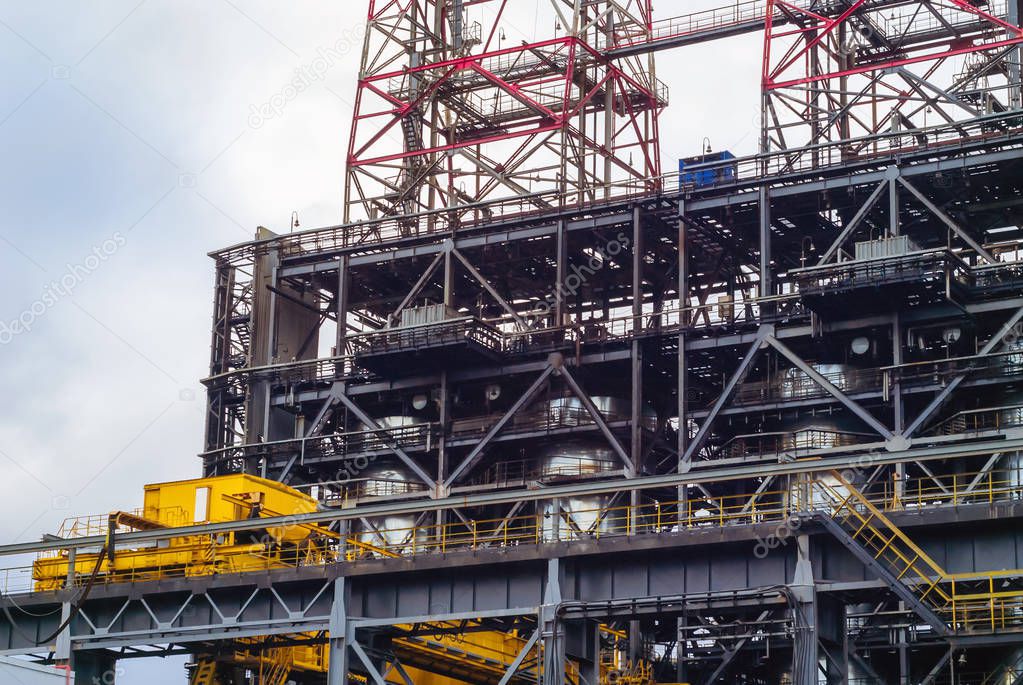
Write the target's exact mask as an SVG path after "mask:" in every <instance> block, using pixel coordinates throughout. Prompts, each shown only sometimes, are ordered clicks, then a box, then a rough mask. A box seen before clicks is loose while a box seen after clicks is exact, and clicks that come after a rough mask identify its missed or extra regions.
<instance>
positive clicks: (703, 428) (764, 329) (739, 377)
mask: <svg viewBox="0 0 1023 685" xmlns="http://www.w3.org/2000/svg"><path fill="white" fill-rule="evenodd" d="M773 335H774V326H772V325H770V324H764V325H762V326H761V327H760V329H759V330H758V331H757V337H756V341H755V342H754V343H753V344H752V345H750V347H749V350H747V351H746V356H744V357H743V358H742V361H741V362H739V366H738V367H737V368H736V369H735V371H734V372H733V373H732V376H731V378H729V379H728V382H727V383H725V387H724V388H722V390H721V395H719V396H718V398H717V401H715V402H714V406H713V407H711V410H710V413H709V414H707V417H706V418H705V419H704V420H703V422H702V423H701V424H700V430H698V431H697V432H696V436H695V437H694V438H693V440H692V442H690V443H689V447H687V448H686V451H685V455H684V456H683V458H682V460H683V461H684V462H687V463H692V461H693V456H694V455H695V454H696V453H697V452H698V451H699V450H700V448H701V447H703V443H704V441H705V440H706V439H707V436H708V435H710V429H711V426H712V425H713V423H714V419H716V418H717V416H718V414H719V413H720V412H721V410H722V409H724V407H725V405H726V404H728V402H729V401H730V400H731V398H732V394H733V393H735V390H736V389H737V388H738V387H739V386H740V385H741V384H742V382H743V381H744V380H745V379H746V376H747V375H748V374H749V372H750V370H751V369H752V368H753V362H754V361H756V358H757V356H758V355H759V354H760V351H761V350H762V349H763V348H764V347H765V346H766V345H767V340H768V338H770V337H772V336H773Z"/></svg>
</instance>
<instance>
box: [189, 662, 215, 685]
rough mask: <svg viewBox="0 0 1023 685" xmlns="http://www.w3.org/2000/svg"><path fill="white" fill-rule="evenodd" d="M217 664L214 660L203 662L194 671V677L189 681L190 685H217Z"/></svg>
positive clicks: (197, 664)
mask: <svg viewBox="0 0 1023 685" xmlns="http://www.w3.org/2000/svg"><path fill="white" fill-rule="evenodd" d="M216 682H217V662H216V661H212V660H209V661H208V660H205V659H203V660H201V661H199V662H198V663H196V665H195V668H194V669H192V677H191V678H189V679H188V683H189V685H216Z"/></svg>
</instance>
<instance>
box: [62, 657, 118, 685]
mask: <svg viewBox="0 0 1023 685" xmlns="http://www.w3.org/2000/svg"><path fill="white" fill-rule="evenodd" d="M71 664H72V669H73V670H74V674H75V682H76V683H82V684H83V685H115V683H116V682H117V658H116V657H115V656H114V655H113V654H111V653H110V652H75V653H74V655H73V656H72V659H71Z"/></svg>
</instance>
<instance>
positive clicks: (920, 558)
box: [0, 0, 1023, 685]
mask: <svg viewBox="0 0 1023 685" xmlns="http://www.w3.org/2000/svg"><path fill="white" fill-rule="evenodd" d="M370 7H371V12H370V20H371V21H370V31H369V33H370V37H369V38H368V39H367V48H366V51H365V54H364V57H363V59H364V62H363V70H362V75H361V79H360V90H359V92H360V102H359V107H358V113H357V116H356V120H355V122H354V130H353V137H352V140H353V143H352V145H353V147H352V160H351V161H352V163H351V165H350V174H349V178H348V181H349V186H348V189H347V192H348V197H349V200H350V202H349V205H350V208H351V212H352V216H351V218H353V219H354V218H356V217H358V218H359V219H361V220H359V221H354V222H352V223H346V224H344V225H341V226H334V227H327V228H322V229H315V230H309V231H303V232H299V233H293V234H288V235H274V234H272V233H270V232H268V231H266V232H262V233H261V234H260V235H258V236H257V239H256V240H254V241H252V242H247V243H244V244H241V245H236V246H233V247H229V248H225V249H223V250H219V251H217V252H215V253H214V254H213V255H212V257H213V258H214V260H215V264H216V281H215V301H214V330H213V335H212V343H213V345H212V347H213V352H212V355H211V371H210V375H209V377H208V378H207V379H205V381H204V383H205V385H206V386H207V388H208V410H209V413H208V422H207V431H206V444H205V446H204V450H203V454H202V455H201V456H202V459H203V468H204V472H205V474H206V475H210V476H213V475H219V474H225V473H234V472H238V471H245V472H249V473H254V474H259V475H263V476H266V477H269V478H273V479H276V480H280V481H282V482H285V483H288V484H290V485H292V486H294V487H295V488H298V489H301V490H303V491H306V492H310V493H315V494H316V496H317V497H318V498H319V499H320V501H321V503H322V508H321V510H320V511H317V512H313V513H308V514H301V515H299V516H290V517H285V518H280V519H274V520H267V519H261V520H259V522H258V524H254V523H253V522H252V521H249V520H245V521H229V522H221V523H215V524H204V525H200V526H197V527H194V528H187V529H176V530H174V531H165V530H155V531H139V532H135V533H129V534H126V535H124V536H122V537H119V538H118V539H117V540H116V541H115V543H116V544H115V548H116V546H117V545H121V546H124V547H128V548H130V547H131V546H132V545H137V544H143V543H154V542H155V543H158V542H159V541H161V540H165V539H167V538H168V537H169V536H173V535H183V534H188V535H204V536H208V537H209V540H210V544H209V551H208V553H209V555H210V556H211V557H212V558H214V559H216V558H217V555H218V554H221V553H223V550H221V549H219V548H218V545H217V536H218V535H221V534H223V533H224V532H226V531H244V530H250V529H252V527H253V526H255V525H258V526H260V527H263V526H271V525H304V524H310V523H317V524H320V525H330V526H331V528H332V530H336V531H338V537H339V539H340V540H348V539H353V540H357V541H358V542H359V543H360V544H358V545H354V546H353V547H348V546H347V543H339V545H338V546H337V547H336V548H332V549H330V550H329V552H330V554H329V555H328V557H327V560H326V561H325V562H324V563H319V564H311V565H306V566H296V567H295V568H291V569H279V568H277V569H273V568H269V567H268V568H267V569H266V571H265V572H259V573H252V574H244V575H236V574H224V575H220V576H217V577H206V578H195V577H189V576H188V574H187V571H183V570H180V569H178V570H175V571H174V573H168V575H167V577H166V578H163V579H161V580H159V581H153V582H139V583H135V584H132V585H127V584H121V585H119V584H116V583H111V584H109V585H104V586H103V587H101V588H97V589H96V590H95V591H94V594H93V595H90V596H89V598H88V600H87V601H85V600H82V601H79V598H80V592H81V587H82V585H83V583H84V581H85V578H83V577H81V576H80V575H79V576H78V577H72V578H69V580H68V587H66V588H65V589H64V590H62V591H60V592H57V593H40V592H34V593H25V594H18V593H17V592H15V591H16V590H18V589H26V588H19V587H18V586H17V584H16V582H17V578H18V572H17V569H9V570H8V578H9V581H8V582H9V584H8V586H7V587H6V588H5V593H4V594H5V595H7V596H6V597H5V598H4V606H7V607H8V608H9V609H11V610H12V611H13V612H14V613H12V614H11V616H13V619H11V618H10V617H7V616H6V615H5V616H3V617H0V651H3V652H9V653H32V654H36V655H38V656H40V657H41V658H42V659H44V660H53V659H58V660H66V659H68V658H70V657H72V656H74V658H75V660H76V669H77V670H78V672H79V673H80V674H82V675H80V677H82V676H84V677H89V674H90V673H91V672H92V671H90V670H89V669H95V668H97V667H100V666H102V665H103V664H108V663H109V662H110V660H111V659H114V658H128V657H130V656H133V655H136V653H134V652H132V651H131V650H135V649H141V648H143V647H145V648H146V649H159V650H162V651H161V653H202V654H206V653H211V652H215V651H216V650H217V649H222V650H223V649H230V648H232V646H233V645H235V644H237V641H238V640H242V639H245V640H248V639H251V638H254V637H257V636H274V640H285V641H287V640H304V641H311V642H314V643H319V644H327V645H329V650H330V656H331V660H330V663H331V667H330V672H329V674H326V676H324V677H321V678H320V680H321V681H322V680H323V679H324V678H325V679H326V682H328V683H329V685H342V683H347V682H349V680H348V679H349V678H350V677H351V678H352V679H353V680H357V681H358V682H363V681H366V682H373V683H376V684H377V685H384V684H385V683H391V682H403V681H407V680H408V679H407V677H405V676H402V674H403V673H406V672H407V669H408V668H420V667H422V668H426V669H427V670H430V672H432V673H435V674H436V675H439V676H443V677H449V678H454V679H456V680H459V681H463V682H471V683H477V682H478V683H480V685H484V684H486V685H493V684H494V683H497V684H498V685H507V684H508V683H512V682H523V681H525V680H528V681H530V682H536V681H537V680H539V681H540V682H544V683H562V682H566V680H567V681H570V682H578V683H581V682H584V681H585V682H587V683H589V685H601V670H600V654H601V652H602V650H603V651H607V650H609V649H610V650H613V651H615V652H616V653H623V654H625V655H626V656H627V658H628V660H629V661H632V662H633V663H642V664H643V665H644V668H641V669H639V671H640V672H642V673H645V674H647V675H648V676H649V677H648V678H647V680H648V681H649V680H653V681H654V682H690V683H701V684H704V683H706V684H708V685H712V684H714V683H721V682H737V683H747V684H752V683H756V684H763V685H768V684H771V685H773V684H775V683H795V684H796V685H817V684H818V683H821V682H827V683H828V684H829V685H832V684H835V685H837V684H838V683H842V684H843V685H845V684H847V683H856V685H862V684H871V685H874V684H879V683H899V685H906V684H908V683H928V684H936V683H970V684H971V685H972V684H974V683H992V682H1008V683H1011V682H1013V679H1016V680H1017V681H1018V678H1019V677H1020V673H1021V655H1023V651H1021V649H1023V632H1021V626H1020V622H1021V617H1023V613H1021V610H1023V540H1021V538H1020V536H1019V528H1020V526H1019V523H1020V521H1021V520H1023V508H1021V506H1020V501H1021V497H1023V477H1021V469H1023V459H1021V456H1020V455H1021V450H1023V344H1021V343H1020V334H1021V322H1023V229H1021V226H1023V114H1021V112H1020V99H1019V87H1020V78H1019V59H1018V55H1019V44H1020V37H1021V34H1020V30H1019V29H1018V28H1016V27H1017V26H1018V24H1019V13H1018V10H1019V3H1018V2H1016V1H1015V0H1013V1H1012V2H1010V3H1009V4H1008V5H1006V4H1001V5H999V4H998V3H997V2H994V3H984V2H976V3H967V2H961V1H960V0H947V1H946V2H943V3H937V2H928V1H927V0H919V1H909V0H899V1H894V0H891V1H889V0H876V1H874V2H863V1H857V0H852V1H850V2H846V3H832V2H810V3H784V2H780V1H777V0H766V1H765V0H752V1H750V2H739V3H735V4H734V5H729V6H727V7H722V8H717V9H714V10H706V11H699V12H695V13H693V14H691V15H687V16H685V17H673V18H671V19H665V20H661V19H656V20H655V19H654V18H653V17H652V16H651V15H650V7H649V5H648V4H643V3H630V4H623V3H616V2H594V3H578V2H577V3H574V4H573V3H566V2H557V3H553V4H552V8H553V10H552V11H555V12H556V13H560V18H559V22H560V24H559V25H560V26H561V28H562V30H563V31H564V35H559V36H557V37H555V38H551V39H549V40H540V41H529V42H527V44H526V45H525V46H521V47H508V48H506V47H504V46H503V43H502V42H501V39H500V36H501V23H500V16H501V12H502V11H503V10H504V9H505V3H499V2H487V1H484V2H467V3H464V6H463V5H462V4H460V3H457V2H440V1H439V0H438V1H437V2H426V1H425V0H424V1H422V2H413V1H403V2H388V3H381V2H377V3H371V4H370ZM477 11H478V12H480V13H482V14H480V15H479V16H480V17H481V21H480V23H481V26H480V30H479V31H477V30H476V29H474V28H471V26H470V25H471V24H472V21H471V19H472V18H473V17H471V15H470V13H471V12H477ZM487 12H489V14H487ZM485 17H489V18H488V19H486V21H483V18H485ZM484 24H485V26H486V28H485V30H484ZM467 26H468V27H470V28H467ZM755 31H764V32H765V46H766V48H765V62H764V64H765V71H764V76H765V79H764V103H765V112H766V113H767V116H766V117H765V141H767V144H765V148H764V150H762V151H761V152H760V153H759V154H755V155H751V156H747V157H740V158H738V159H725V160H723V161H717V162H709V163H704V164H701V165H699V166H698V167H696V168H693V167H691V166H690V167H687V168H684V169H683V170H682V171H681V173H679V174H677V175H676V174H670V175H662V174H660V168H659V162H658V161H657V159H658V158H657V144H656V143H657V137H656V132H657V130H656V120H657V114H658V112H659V110H660V108H661V107H662V106H663V104H664V99H663V98H662V97H661V95H660V94H659V93H660V89H659V87H658V86H656V85H655V84H656V80H655V78H654V71H653V69H652V65H651V63H650V62H649V60H650V56H651V55H652V54H653V53H654V52H656V51H658V50H662V49H668V48H673V47H680V46H685V45H690V44H694V43H699V42H704V41H711V40H718V39H722V38H725V37H730V36H735V35H738V34H742V33H750V32H755ZM963 75H966V76H968V78H966V80H964V78H963ZM551 92H553V93H554V94H555V95H554V96H553V97H552V98H551V99H550V100H546V99H545V97H547V96H546V95H545V93H551ZM479 98H484V99H487V98H489V101H490V103H491V104H490V108H489V110H487V115H486V116H481V115H480V112H482V111H483V110H482V109H480V108H481V107H482V105H481V104H480V102H481V100H480V99H479ZM474 102H475V103H476V104H475V105H473V104H472V103H474ZM474 108H475V109H474ZM928 110H930V111H928ZM498 115H499V116H498ZM608 120H614V121H615V123H614V124H611V125H607V126H605V125H604V124H605V122H607V121H608ZM893 122H897V123H896V124H894V125H893ZM391 132H393V133H394V134H395V135H394V137H393V140H392V139H391V138H390V137H389V136H390V133H391ZM584 142H585V143H586V144H585V145H584V144H583V143H584ZM641 150H645V152H644V153H643V154H640V151H641ZM630 154H632V160H631V162H630V161H629V159H628V157H629V155H630ZM580 160H582V162H581V161H580ZM637 160H638V161H637ZM609 170H610V171H609ZM463 182H464V183H465V187H464V188H463V186H462V183H463ZM530 182H532V183H533V185H532V186H531V185H530ZM559 446H568V448H569V449H564V450H562V451H555V452H551V451H550V450H551V448H552V447H555V448H557V447H559ZM104 541H105V538H104V537H102V536H94V537H84V538H77V539H59V538H58V539H51V540H47V541H44V542H41V543H31V544H25V545H11V546H6V547H3V548H0V555H4V556H13V555H17V554H26V553H37V552H43V553H46V552H53V551H54V550H61V549H64V550H67V549H75V550H82V551H85V552H87V551H88V550H95V549H96V548H97V546H99V545H102V544H103V543H104ZM366 550H371V551H366ZM452 567H457V568H458V569H459V571H458V573H452V572H451V568H452ZM175 574H177V575H175ZM79 605H80V606H79ZM19 606H20V607H22V608H24V609H25V610H26V611H25V612H18V611H16V607H19ZM61 616H65V617H71V618H72V620H71V621H70V623H69V627H68V629H67V630H66V631H63V633H62V634H61V637H60V639H59V641H58V644H56V645H52V646H51V645H42V646H40V645H38V644H37V641H38V638H39V636H45V635H46V634H48V633H49V632H51V631H52V630H53V629H55V628H56V627H57V626H58V625H59V619H60V617H61ZM600 626H603V628H600ZM473 631H496V632H500V633H508V632H510V631H515V634H516V636H517V637H518V638H521V645H520V649H519V651H518V653H517V654H516V655H514V656H509V657H508V658H507V659H506V660H504V661H503V662H502V663H500V664H499V665H498V664H493V663H491V664H489V665H488V669H489V670H487V672H486V674H483V673H482V671H480V672H478V673H470V672H469V671H472V670H473V669H467V668H466V662H465V660H462V661H458V660H451V659H448V658H439V657H436V652H437V651H438V650H441V648H442V647H444V645H443V644H442V643H441V642H440V641H439V640H437V639H436V635H438V634H462V635H469V634H471V633H472V632H473ZM602 631H603V632H602ZM33 636H34V637H35V638H37V639H32V637H33ZM296 636H298V637H296ZM302 636H304V637H302ZM431 636H434V637H433V638H431ZM609 636H610V637H609ZM268 640H269V638H268ZM277 644H278V643H277V642H273V641H268V642H267V645H268V648H269V647H273V646H276V645H277ZM410 644H415V645H419V647H420V648H421V649H420V651H416V650H413V649H410V648H409V647H408V645H410ZM118 650H120V651H118ZM423 650H426V651H432V652H433V654H434V656H433V657H431V659H429V660H427V659H425V658H424V657H423ZM441 651H442V650H441ZM141 653H142V652H139V654H141ZM145 653H146V654H149V653H151V652H145ZM647 666H649V671H647V670H644V669H645V668H646V667H647ZM431 669H432V670H431ZM308 682H318V681H317V680H316V679H309V680H308Z"/></svg>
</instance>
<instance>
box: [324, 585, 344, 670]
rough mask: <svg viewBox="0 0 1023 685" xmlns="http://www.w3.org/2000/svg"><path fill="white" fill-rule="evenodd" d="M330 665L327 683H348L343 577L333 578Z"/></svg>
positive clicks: (329, 643)
mask: <svg viewBox="0 0 1023 685" xmlns="http://www.w3.org/2000/svg"><path fill="white" fill-rule="evenodd" d="M329 633H330V641H329V642H328V643H327V648H328V653H329V659H330V665H329V667H328V670H327V685H348V634H349V626H348V613H347V611H346V610H345V579H344V578H337V579H335V580H334V604H333V606H332V607H331V611H330V627H329Z"/></svg>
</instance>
